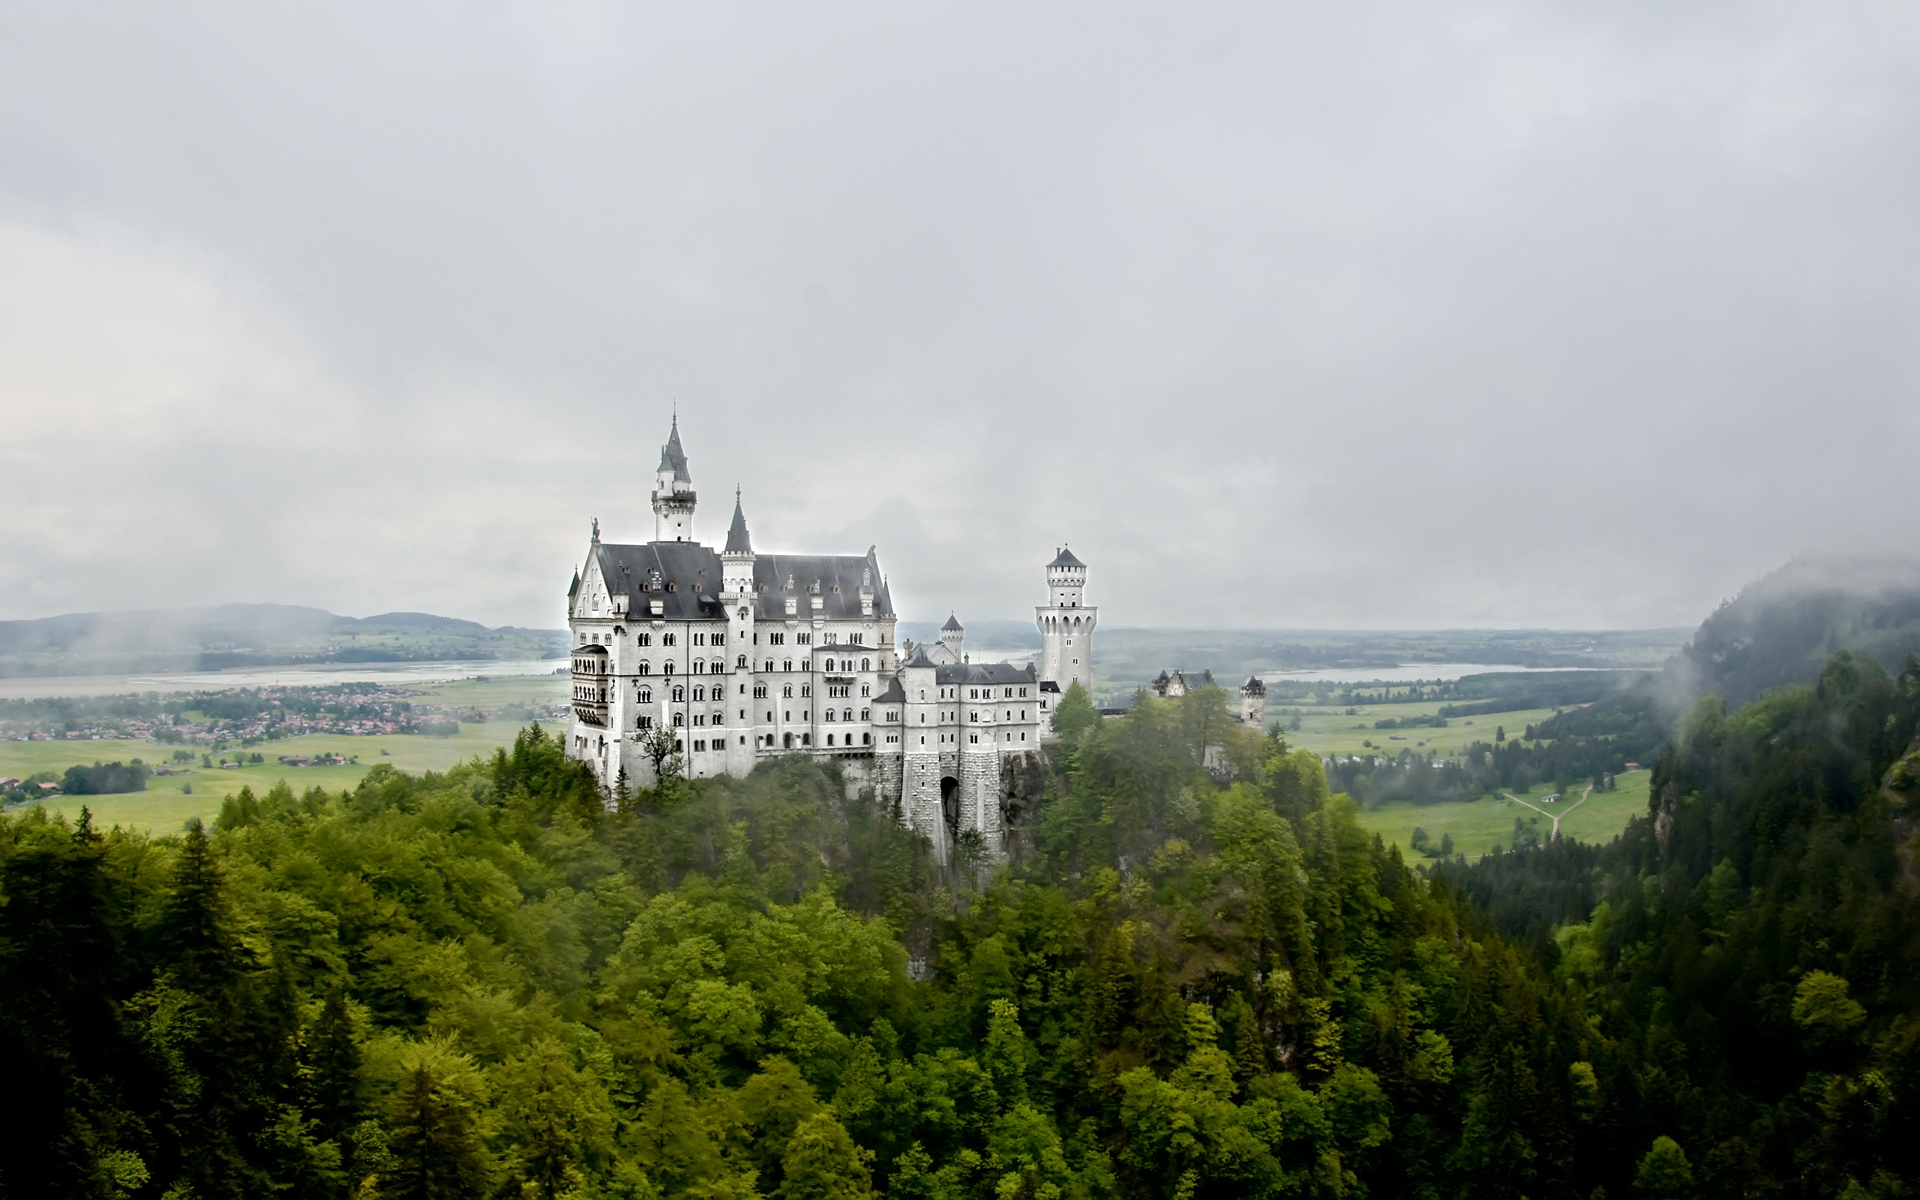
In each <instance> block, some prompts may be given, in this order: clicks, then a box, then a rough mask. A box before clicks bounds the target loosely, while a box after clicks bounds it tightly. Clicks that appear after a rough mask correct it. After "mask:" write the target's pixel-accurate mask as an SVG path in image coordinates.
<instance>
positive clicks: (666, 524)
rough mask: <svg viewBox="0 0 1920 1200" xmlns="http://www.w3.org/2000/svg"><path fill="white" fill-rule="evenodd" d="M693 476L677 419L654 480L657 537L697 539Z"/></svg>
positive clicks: (686, 540) (685, 539) (662, 453)
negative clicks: (683, 448)
mask: <svg viewBox="0 0 1920 1200" xmlns="http://www.w3.org/2000/svg"><path fill="white" fill-rule="evenodd" d="M693 505H694V492H693V476H692V475H690V474H688V473H687V455H686V451H684V450H682V449H681V448H680V418H679V416H678V415H677V414H676V415H675V416H674V418H673V430H672V432H671V433H669V434H668V435H667V444H666V445H664V446H662V447H660V469H659V470H658V471H657V472H655V474H654V480H653V540H654V541H656V542H690V541H692V540H693Z"/></svg>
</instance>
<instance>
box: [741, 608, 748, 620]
mask: <svg viewBox="0 0 1920 1200" xmlns="http://www.w3.org/2000/svg"><path fill="white" fill-rule="evenodd" d="M740 619H741V620H742V621H744V620H746V619H747V610H746V609H744V608H743V609H741V610H740Z"/></svg>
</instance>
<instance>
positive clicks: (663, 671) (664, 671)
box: [660, 659, 673, 675]
mask: <svg viewBox="0 0 1920 1200" xmlns="http://www.w3.org/2000/svg"><path fill="white" fill-rule="evenodd" d="M660 673H661V674H663V675H671V674H673V660H672V659H668V660H667V665H666V666H664V667H662V668H661V671H660Z"/></svg>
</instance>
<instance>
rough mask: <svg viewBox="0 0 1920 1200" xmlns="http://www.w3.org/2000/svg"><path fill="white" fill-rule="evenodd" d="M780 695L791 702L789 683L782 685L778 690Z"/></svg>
mask: <svg viewBox="0 0 1920 1200" xmlns="http://www.w3.org/2000/svg"><path fill="white" fill-rule="evenodd" d="M780 694H781V695H782V696H785V697H787V698H788V699H789V700H791V699H792V698H793V685H792V684H790V683H789V684H783V685H782V686H781V688H780Z"/></svg>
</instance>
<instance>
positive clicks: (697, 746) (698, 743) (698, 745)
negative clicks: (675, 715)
mask: <svg viewBox="0 0 1920 1200" xmlns="http://www.w3.org/2000/svg"><path fill="white" fill-rule="evenodd" d="M695 586H696V587H697V586H699V585H697V584H696V585H695ZM693 748H694V749H695V750H705V749H706V748H707V744H706V743H705V742H703V741H700V740H699V739H697V738H696V739H695V740H694V743H693Z"/></svg>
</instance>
